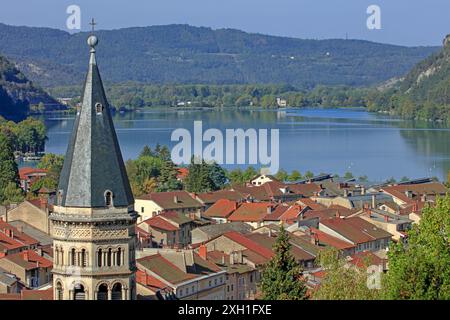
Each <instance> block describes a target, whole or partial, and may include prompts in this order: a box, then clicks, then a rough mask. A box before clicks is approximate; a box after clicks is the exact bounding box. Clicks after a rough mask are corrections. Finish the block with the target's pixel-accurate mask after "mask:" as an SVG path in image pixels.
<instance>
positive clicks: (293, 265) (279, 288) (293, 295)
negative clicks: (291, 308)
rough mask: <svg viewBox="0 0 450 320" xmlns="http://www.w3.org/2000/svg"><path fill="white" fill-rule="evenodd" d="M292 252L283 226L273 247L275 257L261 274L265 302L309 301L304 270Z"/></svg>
mask: <svg viewBox="0 0 450 320" xmlns="http://www.w3.org/2000/svg"><path fill="white" fill-rule="evenodd" d="M290 250H291V244H290V243H289V234H288V232H287V231H286V230H285V229H284V227H283V226H281V228H280V232H279V234H278V238H277V241H276V242H275V244H274V247H273V251H274V253H275V255H274V256H273V257H272V259H271V260H270V261H269V262H268V263H267V264H266V265H265V267H264V269H263V271H262V274H261V282H260V287H261V291H262V294H263V299H264V300H304V299H307V295H306V286H305V281H304V280H303V278H302V270H301V268H300V266H299V264H298V263H297V262H296V261H295V258H294V257H293V255H292V254H291V252H290Z"/></svg>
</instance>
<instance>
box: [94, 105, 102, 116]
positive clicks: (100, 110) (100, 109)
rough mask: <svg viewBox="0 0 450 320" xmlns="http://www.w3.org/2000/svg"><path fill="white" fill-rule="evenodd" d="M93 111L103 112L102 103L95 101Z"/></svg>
mask: <svg viewBox="0 0 450 320" xmlns="http://www.w3.org/2000/svg"><path fill="white" fill-rule="evenodd" d="M95 112H97V114H99V113H102V112H103V105H102V104H101V103H96V104H95Z"/></svg>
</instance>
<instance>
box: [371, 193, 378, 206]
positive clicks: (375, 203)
mask: <svg viewBox="0 0 450 320" xmlns="http://www.w3.org/2000/svg"><path fill="white" fill-rule="evenodd" d="M376 206H377V198H376V196H375V195H374V194H373V195H372V209H375V207H376Z"/></svg>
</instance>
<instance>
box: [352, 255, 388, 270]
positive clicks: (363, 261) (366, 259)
mask: <svg viewBox="0 0 450 320" xmlns="http://www.w3.org/2000/svg"><path fill="white" fill-rule="evenodd" d="M351 258H352V260H350V263H351V264H354V265H355V266H357V267H358V268H367V267H369V266H371V265H376V266H380V265H381V266H382V265H384V260H383V259H381V258H380V257H378V256H377V255H375V254H374V253H372V252H370V251H363V252H358V253H355V254H354V255H352V256H351Z"/></svg>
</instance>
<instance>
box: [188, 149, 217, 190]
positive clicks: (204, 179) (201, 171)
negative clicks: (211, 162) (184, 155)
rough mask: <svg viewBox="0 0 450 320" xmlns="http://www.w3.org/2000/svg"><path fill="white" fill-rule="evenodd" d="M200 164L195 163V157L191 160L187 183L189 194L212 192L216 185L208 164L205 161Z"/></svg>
mask: <svg viewBox="0 0 450 320" xmlns="http://www.w3.org/2000/svg"><path fill="white" fill-rule="evenodd" d="M197 160H198V159H197ZM198 162H200V161H195V158H194V156H193V157H192V158H191V163H190V164H189V167H188V170H189V173H188V175H187V177H186V183H185V187H186V190H187V191H189V192H209V191H212V190H213V189H214V184H213V182H212V180H211V178H210V176H209V168H208V164H207V163H206V162H205V161H204V160H202V161H201V162H200V163H198Z"/></svg>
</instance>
